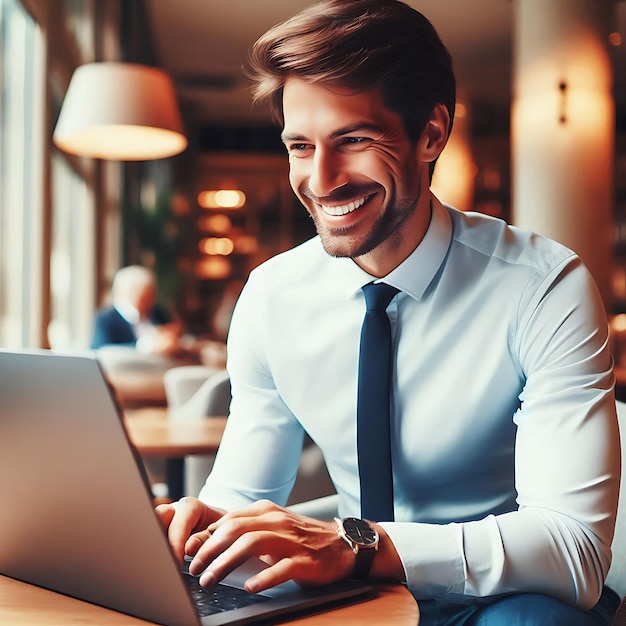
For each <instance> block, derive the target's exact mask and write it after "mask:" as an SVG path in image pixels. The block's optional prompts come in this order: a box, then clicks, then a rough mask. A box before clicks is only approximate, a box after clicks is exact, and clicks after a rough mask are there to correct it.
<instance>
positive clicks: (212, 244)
mask: <svg viewBox="0 0 626 626" xmlns="http://www.w3.org/2000/svg"><path fill="white" fill-rule="evenodd" d="M199 247H200V252H202V254H208V255H221V256H228V255H229V254H232V253H233V250H234V249H235V244H234V243H233V240H232V239H229V238H228V237H205V238H204V239H202V240H201V241H200V244H199Z"/></svg>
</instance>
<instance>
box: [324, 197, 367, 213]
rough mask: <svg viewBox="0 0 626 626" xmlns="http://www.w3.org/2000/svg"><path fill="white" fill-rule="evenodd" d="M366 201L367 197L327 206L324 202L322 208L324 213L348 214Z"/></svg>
mask: <svg viewBox="0 0 626 626" xmlns="http://www.w3.org/2000/svg"><path fill="white" fill-rule="evenodd" d="M364 202H365V198H361V199H360V200H353V201H352V202H349V203H348V204H341V205H339V206H325V205H324V204H322V209H323V210H324V213H328V215H335V216H338V215H346V214H347V213H352V211H354V209H358V208H359V207H360V206H362V205H363V203H364Z"/></svg>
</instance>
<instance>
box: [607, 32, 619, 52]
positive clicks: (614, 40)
mask: <svg viewBox="0 0 626 626" xmlns="http://www.w3.org/2000/svg"><path fill="white" fill-rule="evenodd" d="M609 43H610V44H611V45H612V46H615V47H616V48H617V47H618V46H621V45H622V36H621V35H620V34H619V33H611V34H610V35H609Z"/></svg>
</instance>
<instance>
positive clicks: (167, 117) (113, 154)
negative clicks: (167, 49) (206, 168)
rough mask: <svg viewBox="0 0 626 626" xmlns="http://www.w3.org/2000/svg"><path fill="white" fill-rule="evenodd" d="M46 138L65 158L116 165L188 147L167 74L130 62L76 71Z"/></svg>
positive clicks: (91, 66)
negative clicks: (88, 158)
mask: <svg viewBox="0 0 626 626" xmlns="http://www.w3.org/2000/svg"><path fill="white" fill-rule="evenodd" d="M52 140H53V142H54V144H55V145H56V146H57V147H58V148H60V149H61V150H63V151H65V152H69V153H70V154H76V155H78V156H84V157H92V158H98V159H109V160H119V161H144V160H149V159H162V158H165V157H170V156H173V155H175V154H178V153H180V152H182V151H183V150H185V148H186V147H187V144H188V142H187V138H186V137H185V135H184V133H183V125H182V121H181V117H180V111H179V109H178V104H177V102H176V94H175V91H174V86H173V84H172V81H171V79H170V78H169V76H168V75H167V74H166V73H165V72H163V71H162V70H160V69H158V68H155V67H148V66H145V65H136V64H132V63H87V64H85V65H81V66H80V67H78V68H77V69H76V71H75V72H74V74H73V75H72V79H71V81H70V85H69V87H68V90H67V93H66V95H65V100H64V101H63V106H62V107H61V113H60V114H59V119H58V122H57V125H56V128H55V129H54V134H53V137H52Z"/></svg>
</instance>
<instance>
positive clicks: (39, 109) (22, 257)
mask: <svg viewBox="0 0 626 626" xmlns="http://www.w3.org/2000/svg"><path fill="white" fill-rule="evenodd" d="M0 55H1V74H0V83H1V87H2V97H1V99H0V136H1V137H2V142H1V149H0V345H4V346H16V347H17V346H28V345H38V344H39V341H40V336H41V327H42V293H41V284H42V280H41V276H42V271H43V270H42V267H43V266H42V253H43V250H42V248H43V233H42V230H43V227H42V224H43V217H42V206H43V201H42V199H43V189H42V187H43V182H42V181H43V167H42V162H43V156H42V150H41V146H42V144H43V142H42V135H43V120H44V110H45V109H44V93H45V92H44V85H45V78H44V71H43V61H44V45H43V37H42V35H41V31H40V29H39V27H38V25H37V24H36V23H35V21H34V20H33V19H32V18H31V17H30V15H29V14H28V13H27V12H26V11H25V10H24V9H23V7H22V5H21V4H20V3H19V2H18V0H0Z"/></svg>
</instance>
